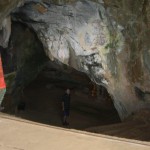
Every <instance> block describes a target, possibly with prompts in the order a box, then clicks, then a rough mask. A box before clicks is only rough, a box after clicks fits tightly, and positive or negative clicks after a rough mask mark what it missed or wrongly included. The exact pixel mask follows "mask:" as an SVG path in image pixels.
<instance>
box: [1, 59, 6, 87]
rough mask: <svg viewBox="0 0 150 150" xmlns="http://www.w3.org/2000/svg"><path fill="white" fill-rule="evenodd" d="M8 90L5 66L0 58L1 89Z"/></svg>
mask: <svg viewBox="0 0 150 150" xmlns="http://www.w3.org/2000/svg"><path fill="white" fill-rule="evenodd" d="M4 88H6V84H5V80H4V73H3V66H2V60H1V56H0V89H4Z"/></svg>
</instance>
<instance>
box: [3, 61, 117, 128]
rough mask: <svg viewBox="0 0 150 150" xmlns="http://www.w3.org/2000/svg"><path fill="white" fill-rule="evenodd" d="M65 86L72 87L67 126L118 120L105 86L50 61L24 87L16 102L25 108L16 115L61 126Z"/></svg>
mask: <svg viewBox="0 0 150 150" xmlns="http://www.w3.org/2000/svg"><path fill="white" fill-rule="evenodd" d="M66 88H70V89H71V110H70V128H73V129H79V130H84V129H87V128H90V127H94V126H102V125H110V124H114V123H119V122H120V119H119V116H118V113H117V111H116V110H115V108H114V106H113V102H112V100H111V97H110V96H109V94H108V92H107V90H106V89H105V88H104V87H101V86H97V85H95V84H94V83H93V82H92V81H90V79H89V78H88V77H87V76H86V75H85V74H84V73H81V72H78V71H76V70H74V69H72V68H70V67H67V66H66V65H62V66H61V67H60V65H59V64H57V63H54V62H51V61H50V62H48V63H47V65H46V66H45V67H44V68H43V70H42V71H41V72H40V73H39V74H38V76H37V77H36V79H35V80H33V81H32V82H31V83H30V84H29V85H28V86H27V87H26V88H25V89H24V90H23V92H22V94H21V100H20V103H19V105H22V104H23V103H24V104H25V110H24V111H18V112H17V116H19V117H22V118H25V119H28V120H32V121H35V122H40V123H44V124H48V125H53V126H59V127H64V126H62V111H61V98H62V95H63V94H64V92H65V90H66ZM98 90H99V92H98ZM6 97H7V96H6ZM5 103H6V101H5ZM8 111H9V110H8Z"/></svg>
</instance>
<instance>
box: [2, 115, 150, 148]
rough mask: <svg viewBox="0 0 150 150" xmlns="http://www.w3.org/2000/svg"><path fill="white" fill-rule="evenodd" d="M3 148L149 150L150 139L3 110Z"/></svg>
mask: <svg viewBox="0 0 150 150" xmlns="http://www.w3.org/2000/svg"><path fill="white" fill-rule="evenodd" d="M0 131H1V132H0V135H1V136H0V150H7V149H8V150H14V149H19V150H50V149H51V150H74V149H75V150H76V149H77V150H84V149H85V150H99V149H102V150H110V149H111V150H120V149H121V150H149V149H150V142H141V141H136V140H128V139H122V138H115V137H111V136H105V135H101V134H94V133H93V134H92V133H88V132H82V131H77V130H73V129H64V128H59V127H53V126H48V125H44V124H40V123H36V122H32V121H27V120H24V119H19V118H16V117H13V116H9V115H4V114H2V113H1V114H0Z"/></svg>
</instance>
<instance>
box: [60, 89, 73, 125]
mask: <svg viewBox="0 0 150 150" xmlns="http://www.w3.org/2000/svg"><path fill="white" fill-rule="evenodd" d="M70 99H71V98H70V89H67V90H66V92H65V94H64V95H63V96H62V111H63V125H69V122H68V119H69V115H70Z"/></svg>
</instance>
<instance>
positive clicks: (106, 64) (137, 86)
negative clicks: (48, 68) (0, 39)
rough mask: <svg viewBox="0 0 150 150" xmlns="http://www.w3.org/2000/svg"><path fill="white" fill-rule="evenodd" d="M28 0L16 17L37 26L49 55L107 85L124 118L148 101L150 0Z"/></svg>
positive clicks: (149, 95)
mask: <svg viewBox="0 0 150 150" xmlns="http://www.w3.org/2000/svg"><path fill="white" fill-rule="evenodd" d="M31 1H32V2H31ZM25 2H26V4H25V5H24V6H23V7H21V8H19V9H17V10H16V11H15V12H14V13H13V18H14V19H15V20H17V21H21V22H23V23H25V24H27V25H28V26H29V27H31V28H32V29H33V30H34V31H35V32H36V34H37V36H38V38H39V39H40V40H41V42H42V43H43V46H44V50H45V52H46V54H47V56H48V57H49V58H50V59H51V60H55V59H57V60H59V61H61V62H62V63H64V64H67V65H69V66H71V67H74V68H75V69H77V70H79V71H82V72H85V73H86V74H88V75H89V77H90V78H91V79H92V80H93V81H94V82H96V83H97V84H100V85H103V86H105V87H106V88H107V90H108V92H109V93H110V95H111V96H112V97H113V99H114V105H115V107H116V109H117V111H118V113H119V115H120V117H121V119H122V120H123V119H124V118H126V117H127V116H128V115H130V114H132V113H134V112H135V111H137V110H139V109H141V108H146V107H150V67H149V65H150V61H149V60H150V58H149V57H150V49H149V47H150V42H149V36H150V30H149V29H150V24H149V22H150V20H149V18H150V17H149V15H150V4H149V0H141V1H137V0H136V1H135V0H132V1H131V0H122V1H119V0H114V1H111V0H104V1H101V0H97V1H88V0H84V1H80V0H79V1H75V0H72V1H67V0H66V1H50V0H26V1H25ZM2 46H3V45H2Z"/></svg>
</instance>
